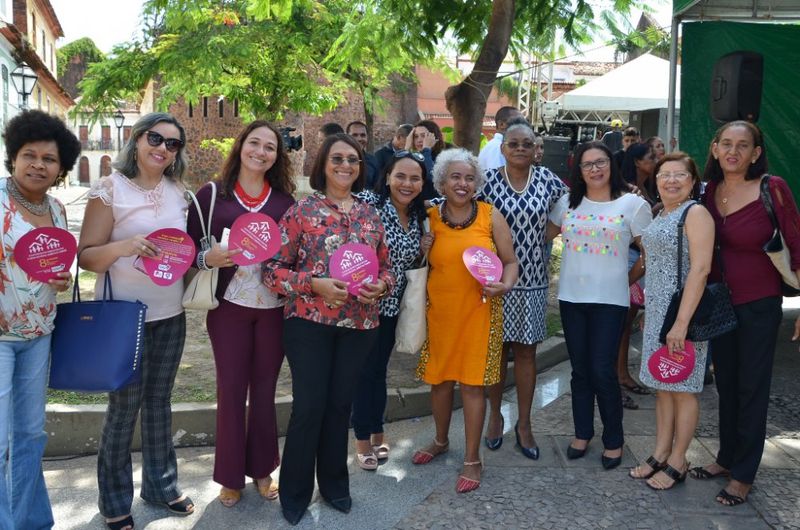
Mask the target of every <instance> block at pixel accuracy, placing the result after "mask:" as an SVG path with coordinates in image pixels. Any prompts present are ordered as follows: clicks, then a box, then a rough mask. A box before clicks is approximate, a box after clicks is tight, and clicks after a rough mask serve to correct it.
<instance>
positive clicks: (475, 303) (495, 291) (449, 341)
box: [412, 149, 518, 493]
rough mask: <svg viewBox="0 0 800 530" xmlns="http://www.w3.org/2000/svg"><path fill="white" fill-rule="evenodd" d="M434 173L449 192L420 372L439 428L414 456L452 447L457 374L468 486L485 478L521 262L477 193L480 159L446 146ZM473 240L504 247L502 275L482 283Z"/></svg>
mask: <svg viewBox="0 0 800 530" xmlns="http://www.w3.org/2000/svg"><path fill="white" fill-rule="evenodd" d="M433 175H434V184H435V185H436V188H437V189H438V190H439V191H440V192H441V193H442V195H444V198H445V199H444V202H442V203H441V204H439V205H437V206H434V207H432V208H430V209H429V210H428V217H429V218H430V222H431V234H433V241H434V243H433V246H432V247H431V250H430V253H429V255H428V258H429V263H430V275H429V277H428V311H427V322H428V340H427V341H426V343H425V345H424V346H423V348H422V353H421V355H420V361H419V365H418V367H417V377H418V378H420V379H422V380H424V381H425V382H426V383H428V384H430V385H431V408H432V410H433V419H434V422H435V424H436V433H435V434H434V437H433V440H432V442H431V443H430V444H429V445H428V446H426V447H423V448H422V449H419V450H418V451H416V452H415V453H414V455H413V457H412V462H413V463H415V464H417V465H424V464H427V463H429V462H430V461H431V460H433V459H434V458H435V457H436V456H438V455H440V454H442V453H444V452H446V451H447V450H448V447H449V430H450V416H451V414H452V412H453V393H454V392H455V384H456V382H458V383H459V387H460V390H461V399H462V401H463V403H464V437H465V441H466V449H465V452H464V466H463V467H462V468H461V473H460V474H459V477H458V480H457V482H456V491H457V492H458V493H466V492H469V491H473V490H475V489H477V488H478V487H479V486H480V483H481V461H480V444H481V432H482V431H483V420H484V415H485V413H486V399H485V398H484V391H485V389H486V386H488V385H492V384H495V383H497V382H498V381H499V380H500V354H501V349H502V346H503V344H502V343H503V295H504V294H505V293H507V292H508V291H509V290H511V288H512V287H513V286H514V284H515V283H516V281H517V276H518V266H517V258H516V256H515V255H514V244H513V242H512V240H511V232H510V231H509V228H508V223H506V220H505V218H503V216H502V214H501V213H500V212H499V211H498V210H497V209H495V208H494V207H493V206H492V205H490V204H487V203H485V202H480V201H477V200H475V192H476V190H477V187H478V185H479V184H482V182H483V175H482V172H481V170H480V167H479V166H478V159H477V158H475V156H474V155H472V154H471V153H470V152H469V151H466V150H465V149H450V150H447V151H442V153H441V154H440V155H439V158H438V159H437V160H436V165H435V166H434V168H433ZM472 246H479V247H483V248H484V249H487V250H491V251H494V252H497V254H498V256H499V257H500V261H502V263H503V274H502V276H501V277H500V278H497V279H496V280H495V281H487V282H486V283H480V282H478V281H477V280H475V279H474V278H473V277H472V276H471V275H470V273H469V271H468V270H467V268H466V267H465V266H464V264H463V258H462V256H463V254H464V251H465V250H466V249H468V248H470V247H472Z"/></svg>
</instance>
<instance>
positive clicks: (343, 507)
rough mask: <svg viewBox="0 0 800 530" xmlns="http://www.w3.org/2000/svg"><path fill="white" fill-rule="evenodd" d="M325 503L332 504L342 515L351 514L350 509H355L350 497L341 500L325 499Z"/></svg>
mask: <svg viewBox="0 0 800 530" xmlns="http://www.w3.org/2000/svg"><path fill="white" fill-rule="evenodd" d="M325 502H327V503H328V504H330V505H331V507H332V508H333V509H334V510H338V511H340V512H342V513H350V508H352V507H353V499H351V498H350V496H347V497H342V498H340V499H325Z"/></svg>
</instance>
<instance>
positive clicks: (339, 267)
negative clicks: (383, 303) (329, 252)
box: [328, 243, 378, 296]
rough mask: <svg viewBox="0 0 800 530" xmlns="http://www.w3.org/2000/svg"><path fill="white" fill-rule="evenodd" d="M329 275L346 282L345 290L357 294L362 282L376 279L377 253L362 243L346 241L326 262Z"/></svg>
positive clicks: (372, 281) (370, 281) (373, 281)
mask: <svg viewBox="0 0 800 530" xmlns="http://www.w3.org/2000/svg"><path fill="white" fill-rule="evenodd" d="M328 266H329V268H330V271H331V277H332V278H334V279H336V280H342V281H344V282H347V291H348V292H349V293H350V294H352V295H355V296H358V294H359V293H358V291H359V289H361V284H363V283H375V282H376V281H377V280H378V255H377V254H376V253H375V250H374V249H373V248H372V247H371V246H369V245H365V244H363V243H346V244H344V245H342V246H341V247H339V248H338V249H337V250H336V252H334V253H333V256H331V259H330V262H329V264H328Z"/></svg>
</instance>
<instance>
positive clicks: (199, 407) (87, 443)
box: [45, 336, 568, 457]
mask: <svg viewBox="0 0 800 530" xmlns="http://www.w3.org/2000/svg"><path fill="white" fill-rule="evenodd" d="M567 358H568V356H567V348H566V345H565V342H564V339H563V337H562V336H556V337H550V338H549V339H547V340H545V341H544V342H543V343H541V344H540V345H539V348H538V350H537V353H536V367H537V371H538V372H539V373H541V372H544V371H545V370H548V369H550V368H552V367H553V366H555V365H557V364H559V363H561V362H563V361H565V360H567ZM513 384H514V365H513V363H509V367H508V371H507V372H506V386H507V387H508V386H511V385H513ZM454 407H456V408H459V407H461V396H460V394H459V393H458V392H456V394H455V400H454ZM291 411H292V398H291V397H288V396H287V397H282V398H278V399H277V400H276V401H275V413H276V418H277V421H278V435H279V436H283V435H285V434H286V426H287V424H288V423H289V415H290V414H291ZM105 413H106V405H58V404H53V405H47V418H46V421H45V431H46V432H47V434H48V436H49V441H48V443H47V448H46V450H45V456H46V457H63V456H72V455H88V454H95V453H97V446H98V444H99V441H100V432H101V431H102V428H103V420H104V418H105ZM216 414H217V405H216V403H175V404H173V405H172V426H173V435H172V440H173V442H174V443H175V446H176V447H196V446H209V445H214V442H215V439H216ZM430 414H431V404H430V387H429V386H427V385H424V386H421V387H418V388H395V389H391V390H389V395H388V400H387V403H386V421H387V422H393V421H398V420H404V419H409V418H416V417H419V416H427V415H430ZM140 449H141V434H140V431H139V423H138V421H137V424H136V431H135V433H134V436H133V450H136V451H138V450H140Z"/></svg>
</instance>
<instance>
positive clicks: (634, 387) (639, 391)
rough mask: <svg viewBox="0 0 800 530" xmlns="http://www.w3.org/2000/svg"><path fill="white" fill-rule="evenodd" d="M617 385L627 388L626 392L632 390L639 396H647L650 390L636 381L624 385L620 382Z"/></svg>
mask: <svg viewBox="0 0 800 530" xmlns="http://www.w3.org/2000/svg"><path fill="white" fill-rule="evenodd" d="M619 386H621V387H622V388H624V389H625V390H627V391H628V392H633V393H634V394H638V395H640V396H649V395H650V394H651V393H652V392H650V390H649V389H647V388H645V387H643V386H642V385H640V384H638V383H634V384H632V385H626V384H624V383H620V384H619Z"/></svg>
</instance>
